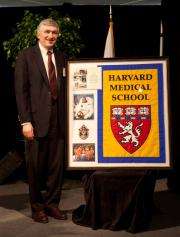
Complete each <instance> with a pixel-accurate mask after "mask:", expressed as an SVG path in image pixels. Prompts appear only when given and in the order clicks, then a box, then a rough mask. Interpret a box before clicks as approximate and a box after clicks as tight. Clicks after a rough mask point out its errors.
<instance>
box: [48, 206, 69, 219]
mask: <svg viewBox="0 0 180 237" xmlns="http://www.w3.org/2000/svg"><path fill="white" fill-rule="evenodd" d="M46 213H47V215H48V216H51V217H53V218H55V219H58V220H67V215H66V214H65V213H64V212H63V211H61V210H59V208H57V207H46Z"/></svg>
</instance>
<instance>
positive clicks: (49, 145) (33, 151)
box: [25, 102, 64, 211]
mask: <svg viewBox="0 0 180 237" xmlns="http://www.w3.org/2000/svg"><path fill="white" fill-rule="evenodd" d="M57 106H58V105H57V102H55V103H54V102H53V103H52V113H51V119H50V124H49V131H48V134H47V136H45V137H42V138H35V139H34V140H32V141H29V140H26V141H25V152H26V162H27V175H28V183H29V195H30V203H31V208H32V211H40V210H44V208H45V207H47V206H54V207H58V205H59V202H60V196H61V189H62V182H63V166H64V140H63V139H62V138H60V135H59V129H60V128H59V123H58V121H59V119H58V116H57V115H58V113H57V110H58V108H57Z"/></svg>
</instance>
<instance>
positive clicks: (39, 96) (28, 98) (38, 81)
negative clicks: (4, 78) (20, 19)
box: [15, 45, 65, 137]
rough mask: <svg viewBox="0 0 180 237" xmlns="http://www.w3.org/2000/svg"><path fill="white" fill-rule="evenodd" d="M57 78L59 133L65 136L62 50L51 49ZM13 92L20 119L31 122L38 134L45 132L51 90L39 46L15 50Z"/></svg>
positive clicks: (49, 112) (48, 117)
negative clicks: (16, 54) (16, 52)
mask: <svg viewBox="0 0 180 237" xmlns="http://www.w3.org/2000/svg"><path fill="white" fill-rule="evenodd" d="M54 56H55V60H56V68H57V81H58V92H59V93H58V113H59V116H58V117H59V121H60V134H61V136H64V128H65V125H64V122H65V121H64V120H65V119H64V115H65V110H64V108H65V78H64V77H63V67H64V66H65V65H64V57H63V54H62V53H61V52H60V51H58V50H54ZM15 93H16V101H17V108H18V113H19V120H20V123H21V124H22V123H24V122H31V123H32V125H33V126H34V129H35V135H36V136H37V137H43V136H45V135H46V134H47V132H48V127H49V121H50V115H51V103H52V99H51V93H50V87H49V81H48V76H47V73H46V69H45V66H44V63H43V58H42V55H41V52H40V49H39V46H38V45H36V46H33V47H30V48H27V49H23V50H22V51H20V52H19V53H18V56H17V60H16V67H15Z"/></svg>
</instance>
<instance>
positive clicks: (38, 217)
mask: <svg viewBox="0 0 180 237" xmlns="http://www.w3.org/2000/svg"><path fill="white" fill-rule="evenodd" d="M32 219H33V220H34V221H36V222H40V223H48V221H49V220H48V216H47V215H46V213H45V212H44V211H35V212H33V213H32Z"/></svg>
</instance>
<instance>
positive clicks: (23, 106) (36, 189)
mask: <svg viewBox="0 0 180 237" xmlns="http://www.w3.org/2000/svg"><path fill="white" fill-rule="evenodd" d="M58 36H59V26H58V24H57V23H56V22H55V21H54V20H52V19H45V20H43V21H41V22H40V24H39V26H38V27H37V38H38V43H37V45H36V46H33V47H29V48H27V49H23V50H22V51H20V52H19V53H18V56H17V60H16V67H15V93H16V101H17V108H18V114H19V120H20V123H21V125H22V133H23V135H24V140H25V153H26V161H27V174H28V182H29V194H30V203H31V209H32V218H33V219H34V221H37V222H42V223H47V222H48V216H52V217H54V218H56V219H60V220H65V219H67V216H66V214H65V213H64V212H63V211H61V210H60V209H59V208H58V205H59V201H60V195H61V189H62V181H63V164H64V130H65V125H64V122H65V119H64V115H65V112H64V110H65V78H64V77H63V68H64V66H65V65H64V56H63V54H62V53H61V52H60V51H58V50H57V49H54V45H55V43H56V41H57V38H58ZM49 55H51V59H49ZM49 60H50V61H51V62H50V61H49ZM49 63H50V64H51V66H52V67H53V69H52V68H51V69H50V65H49ZM49 70H51V72H49ZM52 70H53V72H52ZM52 75H53V80H54V82H53V87H54V88H53V89H52V87H51V86H50V85H51V80H52V78H51V77H52ZM43 181H45V187H46V189H45V193H43V195H42V182H43Z"/></svg>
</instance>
